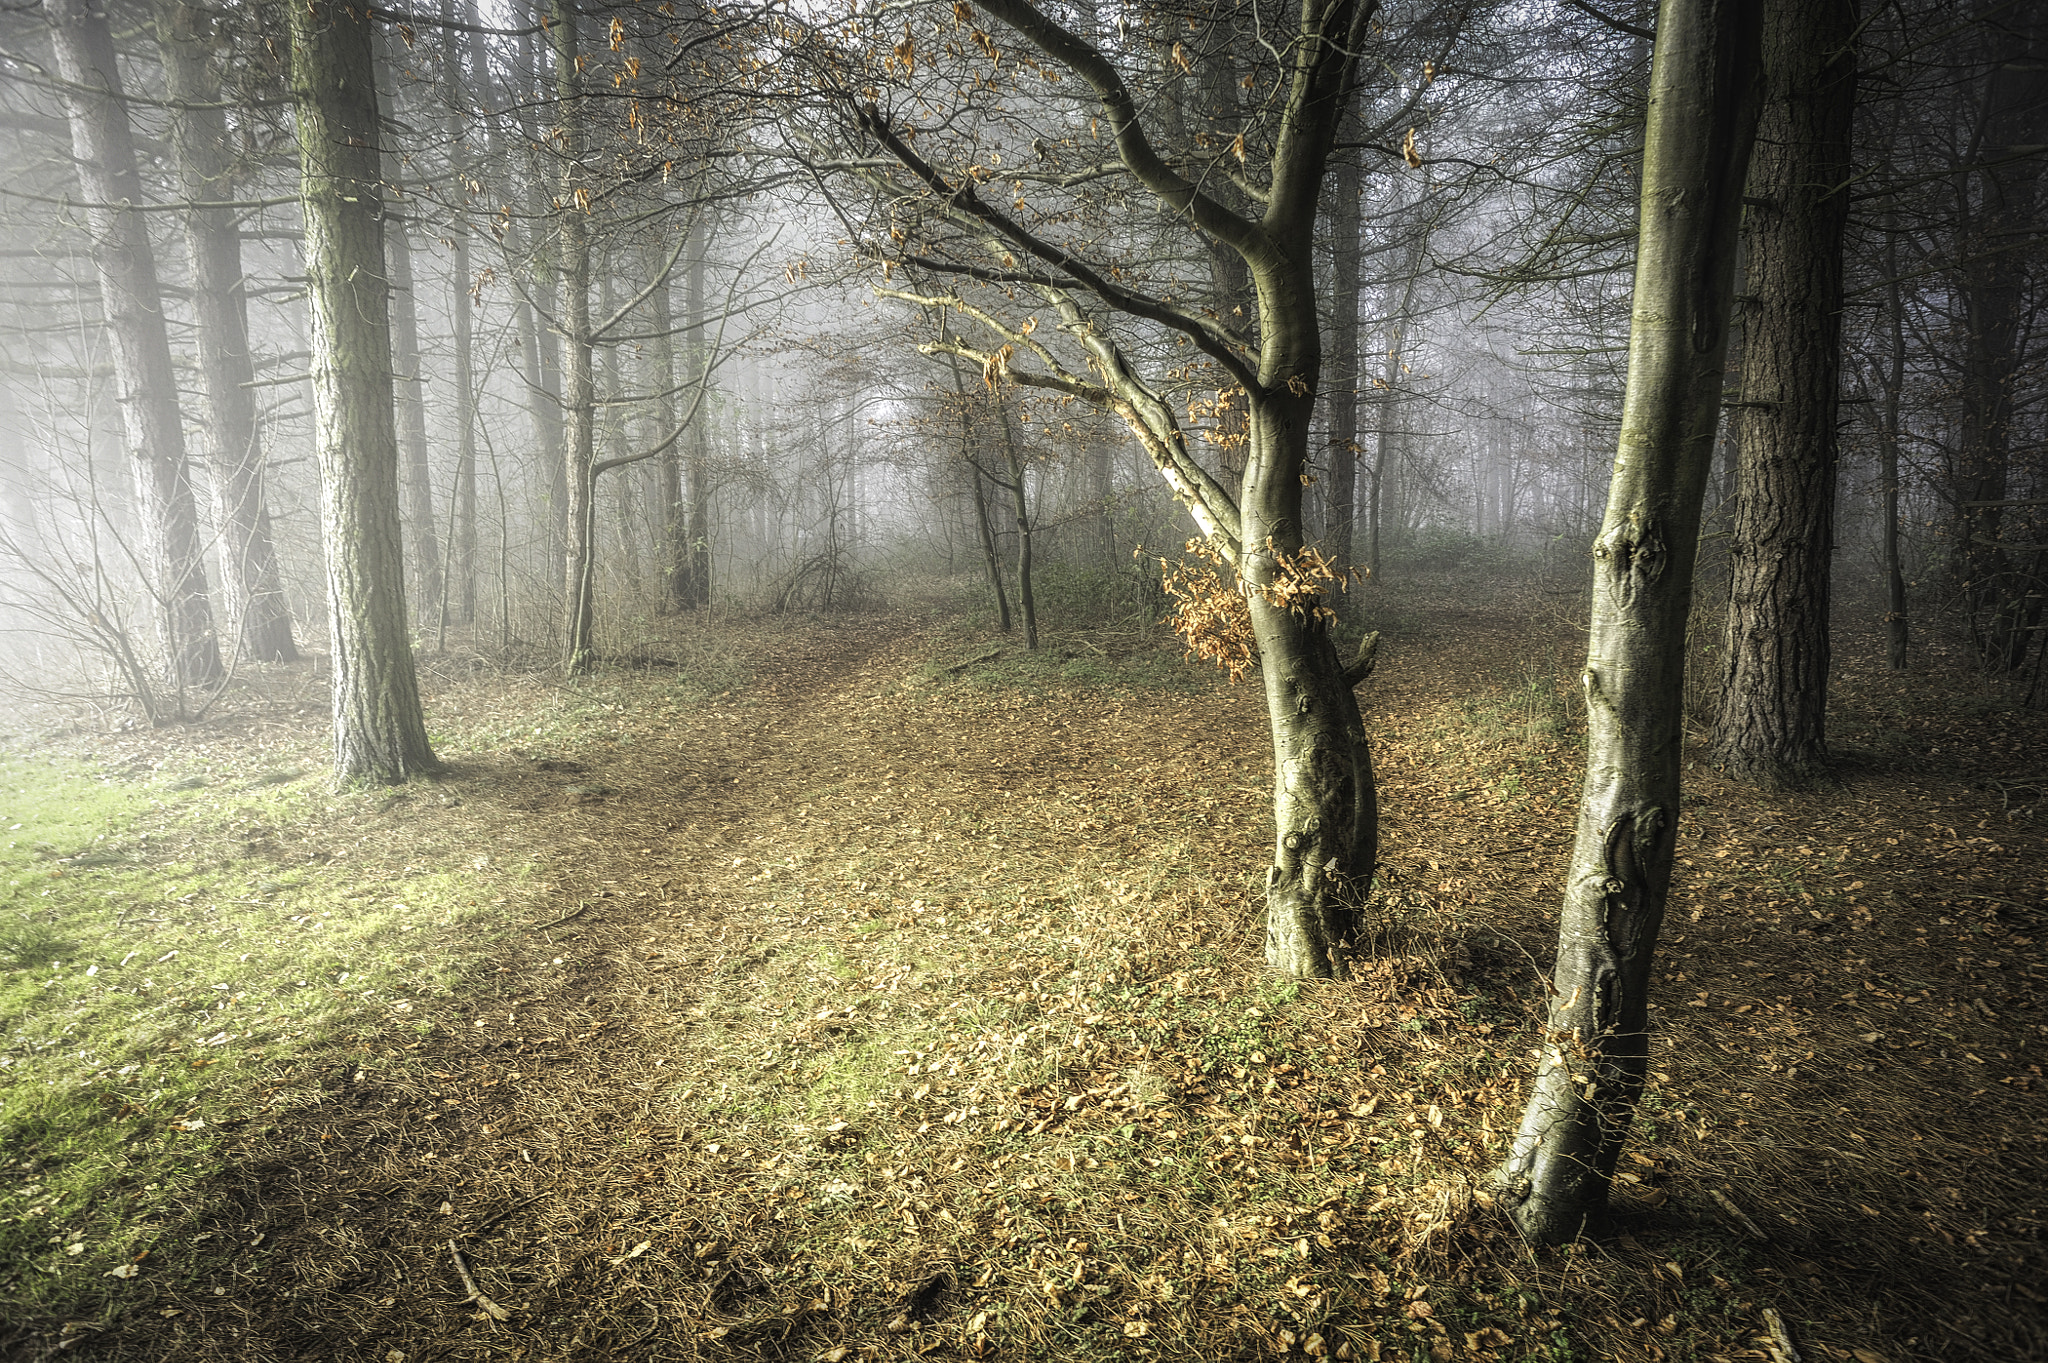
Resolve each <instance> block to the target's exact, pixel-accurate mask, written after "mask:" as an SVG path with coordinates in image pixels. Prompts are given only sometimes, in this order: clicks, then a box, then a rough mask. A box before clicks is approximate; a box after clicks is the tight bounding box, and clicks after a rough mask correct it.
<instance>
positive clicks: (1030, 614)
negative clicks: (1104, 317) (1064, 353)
mask: <svg viewBox="0 0 2048 1363" xmlns="http://www.w3.org/2000/svg"><path fill="white" fill-rule="evenodd" d="M994 406H995V409H996V420H998V421H999V422H1001V423H1002V428H1003V460H1004V462H1005V463H1006V464H1007V465H1008V466H1009V470H1010V477H1009V480H1008V481H1007V482H1005V483H1004V484H1003V489H1004V491H1006V492H1008V493H1009V494H1010V509H1011V511H1012V513H1013V514H1014V515H1015V516H1016V520H1017V613H1018V615H1019V616H1021V617H1022V618H1023V621H1024V647H1025V648H1027V649H1036V648H1037V647H1038V597H1037V596H1036V594H1034V593H1033V592H1032V590H1031V556H1032V543H1031V502H1030V498H1029V497H1028V495H1027V493H1026V488H1027V483H1026V481H1025V467H1024V459H1023V456H1022V455H1021V454H1020V453H1019V452H1018V449H1017V432H1016V428H1015V427H1014V426H1013V425H1012V424H1011V420H1012V419H1011V415H1010V407H1009V404H1008V403H1005V402H1003V401H1002V400H1001V399H1000V398H998V399H997V400H996V401H995V403H994Z"/></svg>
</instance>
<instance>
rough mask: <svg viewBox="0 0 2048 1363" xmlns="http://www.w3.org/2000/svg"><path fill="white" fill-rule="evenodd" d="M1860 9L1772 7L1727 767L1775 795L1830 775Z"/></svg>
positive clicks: (1725, 684) (1726, 712)
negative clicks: (1840, 417) (1833, 587)
mask: <svg viewBox="0 0 2048 1363" xmlns="http://www.w3.org/2000/svg"><path fill="white" fill-rule="evenodd" d="M1855 33H1856V0H1799V2H1798V3H1793V2H1792V0H1771V2H1770V3H1767V4H1766V5H1765V7H1764V37H1763V53H1764V84H1765V94H1764V106H1763V114H1762V119H1761V121H1760V123H1759V124H1758V129H1757V138H1756V155H1755V156H1754V157H1753V158H1752V160H1751V162H1750V172H1749V187H1748V190H1747V191H1746V193H1747V197H1748V199H1749V203H1750V209H1749V213H1748V221H1747V224H1746V226H1747V236H1748V240H1747V242H1746V247H1747V250H1746V252H1745V254H1746V258H1747V262H1748V264H1747V274H1748V280H1747V283H1746V285H1745V288H1744V293H1745V294H1746V295H1747V296H1748V298H1749V300H1750V301H1749V302H1748V303H1747V305H1746V307H1745V309H1744V317H1745V325H1744V332H1743V342H1742V407H1741V408H1740V409H1739V415H1738V417H1737V425H1738V427H1739V433H1740V444H1739V451H1738V455H1737V474H1736V505H1735V526H1734V534H1733V538H1732V541H1731V544H1730V548H1729V555H1730V561H1729V581H1728V625H1727V642H1726V646H1725V648H1724V650H1723V660H1724V666H1725V672H1724V674H1723V678H1722V686H1721V703H1720V712H1719V715H1718V716H1717V718H1716V719H1715V722H1714V736H1713V740H1712V747H1711V751H1712V754H1713V760H1714V761H1715V762H1716V763H1717V764H1718V765H1720V766H1722V767H1723V768H1725V769H1726V770H1727V771H1728V772H1729V773H1730V774H1731V775H1733V776H1735V777H1737V778H1738V779H1741V780H1745V781H1748V782H1750V783H1752V784H1755V785H1759V786H1762V787H1764V788H1765V789H1768V790H1777V789H1784V788H1791V787H1797V786H1803V785H1806V784H1808V783H1810V782H1812V781H1816V780H1825V779H1828V777H1829V775H1830V773H1829V765H1828V745H1827V701H1828V667H1829V661H1830V655H1829V644H1828V609H1829V596H1830V580H1829V578H1830V569H1831V568H1832V566H1833V562H1834V551H1835V544H1834V539H1835V475H1836V468H1837V465H1838V463H1839V454H1840V450H1839V440H1838V438H1837V435H1836V429H1835V428H1836V413H1837V412H1838V411H1839V410H1840V408H1839V397H1840V384H1841V364H1842V233H1843V230H1844V229H1845V228H1846V227H1847V225H1848V221H1849V181H1850V178H1851V177H1850V157H1849V128H1850V122H1851V119H1852V118H1853V116H1854V113H1855V108H1856V53H1855V48H1854V46H1853V43H1854V38H1855Z"/></svg>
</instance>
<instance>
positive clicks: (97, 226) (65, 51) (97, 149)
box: [45, 0, 224, 690]
mask: <svg viewBox="0 0 2048 1363" xmlns="http://www.w3.org/2000/svg"><path fill="white" fill-rule="evenodd" d="M99 6H100V0H47V3H46V5H45V9H46V11H47V13H48V16H49V20H50V42H51V46H52V48H53V49H54V50H55V53H56V57H57V72H58V74H59V75H60V76H61V77H62V78H63V79H64V81H65V82H66V83H67V85H68V86H69V88H67V89H66V90H64V91H63V93H62V98H63V102H64V109H65V114H66V116H67V121H68V122H69V124H70V127H71V150H72V157H73V162H74V165H75V166H76V168H77V173H78V189H79V193H80V194H82V195H83V196H84V198H85V200H86V203H87V207H86V210H85V220H86V226H87V229H88V231H90V233H91V234H92V260H93V268H94V270H95V272H96V273H97V274H98V276H99V290H100V306H101V310H102V312H103V314H104V316H105V319H106V326H107V332H108V335H109V337H110V339H111V340H112V342H113V346H112V349H113V360H114V386H115V391H116V395H117V398H118V401H119V405H120V409H121V425H122V430H123V433H124V435H125V437H126V443H127V450H128V459H129V463H130V466H131V467H132V468H133V469H134V470H135V481H136V488H137V492H138V496H139V500H140V503H141V506H140V511H141V521H142V550H143V558H144V564H145V572H146V575H147V578H148V585H149V589H150V592H151V594H152V595H153V596H154V597H155V601H156V620H157V631H158V635H159V642H160V644H161V648H162V653H163V658H164V663H165V666H166V668H167V669H168V671H169V673H170V676H171V680H172V682H173V684H174V685H175V686H176V687H178V688H179V689H180V690H182V689H183V688H185V687H188V686H212V685H215V684H216V683H218V682H219V681H220V679H221V678H222V676H223V675H224V669H223V668H222V666H221V657H220V645H219V640H218V639H216V638H215V636H214V626H213V610H212V607H211V605H210V603H209V602H208V600H207V583H206V560H205V557H204V554H203V553H202V550H201V539H200V534H199V515H198V508H197V506H196V505H195V503H194V499H193V496H192V483H191V480H190V478H189V476H188V474H187V471H186V467H185V429H184V422H183V416H182V414H181V413H180V411H179V409H178V381H177V375H176V373H175V371H174V370H173V368H172V366H171V346H170V339H169V337H168V335H167V334H166V332H165V330H164V313H163V300H162V296H161V294H160V293H159V291H158V288H157V276H156V256H155V254H154V252H153V251H152V250H151V248H150V243H149V232H148V229H147V227H146V226H145V224H144V222H143V215H142V213H141V212H140V211H139V209H137V208H135V207H131V205H140V204H141V203H142V202H143V201H144V198H143V193H142V180H141V177H140V176H139V175H138V174H137V172H136V165H135V141H134V136H133V134H132V132H131V131H130V129H129V127H128V111H127V106H126V104H125V103H123V100H124V99H125V98H126V96H125V95H124V93H123V90H122V86H121V74H120V69H119V67H118V66H117V65H116V63H115V58H114V39H113V35H112V33H111V32H110V31H109V30H108V28H107V13H106V11H105V10H104V9H102V8H100V7H99Z"/></svg>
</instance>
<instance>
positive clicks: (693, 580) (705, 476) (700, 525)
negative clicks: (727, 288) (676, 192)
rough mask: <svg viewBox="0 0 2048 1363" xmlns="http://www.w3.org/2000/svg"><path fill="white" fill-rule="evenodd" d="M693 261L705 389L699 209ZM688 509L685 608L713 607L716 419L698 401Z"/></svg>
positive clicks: (691, 318)
mask: <svg viewBox="0 0 2048 1363" xmlns="http://www.w3.org/2000/svg"><path fill="white" fill-rule="evenodd" d="M691 236H692V240H691V242H690V263H689V269H688V271H687V272H686V274H685V276H684V282H683V309H684V314H685V317H686V320H687V324H688V328H689V329H688V331H687V332H686V333H685V334H686V335H687V336H688V337H689V353H690V375H691V377H692V378H693V379H694V380H695V382H696V385H697V388H698V389H699V390H702V389H703V388H704V387H705V386H706V385H707V384H709V383H710V382H711V340H710V337H709V336H708V335H707V333H706V330H705V316H704V267H705V257H706V256H707V255H709V254H710V251H711V220H710V218H709V217H708V216H707V215H706V214H705V213H704V211H703V210H702V209H699V210H698V215H697V225H696V227H695V228H694V229H693V230H692V232H691ZM686 441H687V449H688V458H687V461H686V463H687V468H688V479H689V487H688V489H687V498H688V503H689V505H688V507H687V508H686V510H685V513H684V515H683V516H682V519H681V522H680V523H681V526H682V531H683V541H684V547H685V553H684V555H683V556H682V557H681V558H679V559H678V564H679V565H680V566H681V567H682V569H683V581H682V592H681V597H682V600H683V602H684V604H685V605H690V606H708V605H710V604H711V421H710V406H709V404H708V403H706V402H699V403H698V405H697V415H696V417H695V419H694V420H693V421H692V422H691V423H690V430H689V432H688V435H687V436H686Z"/></svg>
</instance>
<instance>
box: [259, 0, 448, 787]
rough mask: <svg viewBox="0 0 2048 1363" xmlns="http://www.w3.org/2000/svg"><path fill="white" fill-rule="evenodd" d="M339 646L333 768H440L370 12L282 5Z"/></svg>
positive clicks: (331, 613) (377, 773) (402, 773)
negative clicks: (415, 617)
mask: <svg viewBox="0 0 2048 1363" xmlns="http://www.w3.org/2000/svg"><path fill="white" fill-rule="evenodd" d="M287 12H288V14H289V17H290V24H291V40H292V65H291V97H292V108H293V112H294V117H295V121H296V124H297V133H298V143H299V163H300V180H299V196H300V206H301V211H302V213H303V216H304V220H305V234H306V235H305V258H306V274H307V296H308V299H309V301H310V305H311V311H312V317H311V323H312V325H311V327H310V330H311V333H312V342H313V359H312V371H313V418H314V438H313V443H314V451H315V453H316V455H317V457H318V459H319V463H320V525H321V542H322V545H323V547H324V548H325V550H326V559H327V608H328V619H329V626H330V629H331V633H332V641H333V672H334V678H333V698H334V773H335V776H336V778H337V779H339V780H342V781H350V780H358V779H368V780H375V781H386V782H396V781H403V780H405V779H406V778H408V777H411V776H416V775H420V774H423V773H428V772H433V771H437V770H439V768H440V764H439V762H437V761H436V760H435V758H434V753H433V749H432V747H431V746H430V745H429V744H428V742H427V728H426V720H425V717H424V716H423V715H422V713H421V711H420V696H419V683H418V678H417V677H416V675H415V673H414V670H413V657H412V645H411V639H410V637H409V633H408V630H407V628H406V611H405V557H404V547H403V541H402V538H401V535H400V531H399V520H398V435H397V431H396V430H395V428H394V425H393V421H392V391H391V324H390V307H391V300H390V292H391V291H390V286H389V284H388V283H387V282H386V279H385V274H384V270H385V253H384V193H383V185H382V179H383V177H382V174H381V172H380V168H379V166H378V156H377V145H378V131H379V126H380V125H379V119H378V114H377V94H376V85H375V83H374V81H373V79H372V60H371V29H370V26H371V23H372V22H373V21H372V20H371V19H370V17H369V15H368V14H367V12H365V11H363V10H350V9H348V8H345V7H341V6H320V7H310V6H307V5H291V6H288V7H287Z"/></svg>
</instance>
